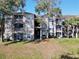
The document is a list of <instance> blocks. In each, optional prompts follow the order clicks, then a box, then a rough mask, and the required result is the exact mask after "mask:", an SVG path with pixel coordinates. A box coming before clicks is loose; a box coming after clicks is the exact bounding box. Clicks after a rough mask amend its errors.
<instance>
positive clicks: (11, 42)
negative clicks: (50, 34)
mask: <svg viewBox="0 0 79 59" xmlns="http://www.w3.org/2000/svg"><path fill="white" fill-rule="evenodd" d="M45 41H48V40H45V39H43V40H39V39H37V40H29V41H28V40H23V41H8V42H7V43H5V44H4V45H5V46H8V45H11V44H16V43H20V42H23V44H28V43H34V44H39V43H41V42H45Z"/></svg>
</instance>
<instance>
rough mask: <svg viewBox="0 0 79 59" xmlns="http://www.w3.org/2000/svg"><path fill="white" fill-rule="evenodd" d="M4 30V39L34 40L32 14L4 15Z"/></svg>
mask: <svg viewBox="0 0 79 59" xmlns="http://www.w3.org/2000/svg"><path fill="white" fill-rule="evenodd" d="M20 16H21V17H20ZM4 28H5V31H4V39H11V40H13V39H17V40H19V39H24V40H32V39H34V14H31V13H25V14H15V15H12V16H7V15H6V16H5V27H4Z"/></svg>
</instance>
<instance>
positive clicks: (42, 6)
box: [35, 0, 58, 15]
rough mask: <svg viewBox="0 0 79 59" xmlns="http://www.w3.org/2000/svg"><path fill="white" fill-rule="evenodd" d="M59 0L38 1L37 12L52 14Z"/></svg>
mask: <svg viewBox="0 0 79 59" xmlns="http://www.w3.org/2000/svg"><path fill="white" fill-rule="evenodd" d="M57 1H58V0H38V4H37V6H36V8H35V9H36V12H38V13H43V12H44V13H45V14H47V15H50V14H52V9H53V8H54V6H56V5H57Z"/></svg>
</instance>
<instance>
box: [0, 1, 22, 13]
mask: <svg viewBox="0 0 79 59" xmlns="http://www.w3.org/2000/svg"><path fill="white" fill-rule="evenodd" d="M20 5H22V4H21V0H0V11H1V12H3V13H5V14H10V13H13V12H14V11H17V10H18V9H19V7H20Z"/></svg>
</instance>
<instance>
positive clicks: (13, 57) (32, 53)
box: [0, 38, 79, 59]
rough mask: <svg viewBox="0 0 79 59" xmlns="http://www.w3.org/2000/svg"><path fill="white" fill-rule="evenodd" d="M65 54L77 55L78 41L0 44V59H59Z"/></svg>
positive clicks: (60, 40) (53, 40) (64, 39)
mask: <svg viewBox="0 0 79 59" xmlns="http://www.w3.org/2000/svg"><path fill="white" fill-rule="evenodd" d="M60 48H61V49H60ZM62 48H64V49H62ZM56 49H57V50H56ZM53 50H54V51H53ZM61 51H62V52H61ZM66 53H71V54H73V55H79V39H75V38H73V39H72V38H70V39H69V38H62V39H51V40H49V41H47V42H40V43H37V44H34V43H32V42H30V43H27V42H17V43H12V42H4V43H2V42H0V59H50V58H48V57H51V59H59V58H60V57H61V55H62V54H66ZM48 55H49V56H48ZM50 55H51V56H50Z"/></svg>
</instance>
